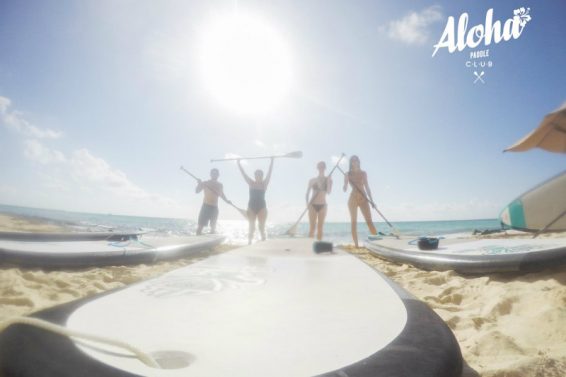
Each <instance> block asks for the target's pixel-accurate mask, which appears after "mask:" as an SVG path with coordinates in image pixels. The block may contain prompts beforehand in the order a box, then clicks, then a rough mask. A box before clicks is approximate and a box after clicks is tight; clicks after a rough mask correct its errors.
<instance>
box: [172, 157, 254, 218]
mask: <svg viewBox="0 0 566 377" xmlns="http://www.w3.org/2000/svg"><path fill="white" fill-rule="evenodd" d="M180 169H181V170H182V171H184V172H185V173H187V174H188V175H190V176H191V177H193V178H194V179H195V180H196V181H197V182H199V181H200V182H202V180H201V179H200V178H198V177H196V176H195V175H194V174H193V173H191V172H190V171H188V170H187V169H185V168H184V167H183V166H181V167H180ZM205 186H206V187H207V188H208V189H209V190H210V191H212V192H213V193H215V194H216V195H217V196H219V197H220V194H219V193H218V192H217V191H216V190H214V189H213V188H212V187H210V186H208V185H206V184H205ZM226 203H228V204H230V205H231V206H232V207H234V208H235V209H236V210H238V212H240V214H241V215H242V216H244V217H245V218H246V219H247V218H248V212H247V211H246V210H244V209H241V208H239V207H237V206H236V205H235V204H234V203H232V202H231V201H229V200H226Z"/></svg>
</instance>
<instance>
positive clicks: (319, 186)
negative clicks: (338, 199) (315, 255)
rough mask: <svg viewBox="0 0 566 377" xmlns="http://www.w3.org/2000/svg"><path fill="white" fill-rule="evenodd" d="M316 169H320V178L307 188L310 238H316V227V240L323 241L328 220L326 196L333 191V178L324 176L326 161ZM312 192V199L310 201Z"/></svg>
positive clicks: (314, 179)
mask: <svg viewBox="0 0 566 377" xmlns="http://www.w3.org/2000/svg"><path fill="white" fill-rule="evenodd" d="M316 168H317V169H318V176H316V177H315V178H313V179H311V180H310V181H309V186H308V188H307V206H308V208H309V224H310V230H309V237H314V228H315V227H316V228H317V232H316V239H317V240H319V241H320V240H322V228H323V226H324V219H325V218H326V194H330V191H331V190H332V178H330V177H326V176H325V175H324V171H325V170H326V164H325V163H324V161H320V162H319V163H318V164H317V165H316ZM311 191H312V197H311V198H310V199H309V197H310V193H311Z"/></svg>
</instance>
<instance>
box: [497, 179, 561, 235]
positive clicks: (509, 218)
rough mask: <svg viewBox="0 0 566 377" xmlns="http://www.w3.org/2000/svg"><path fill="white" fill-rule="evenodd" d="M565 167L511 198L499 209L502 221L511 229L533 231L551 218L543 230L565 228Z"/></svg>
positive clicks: (553, 230)
mask: <svg viewBox="0 0 566 377" xmlns="http://www.w3.org/2000/svg"><path fill="white" fill-rule="evenodd" d="M565 211H566V171H564V172H563V173H561V174H559V175H557V176H555V177H553V178H551V179H549V180H548V181H545V182H543V183H542V184H540V185H538V186H536V187H534V188H533V189H531V190H529V191H527V192H526V193H524V194H523V195H521V196H519V197H518V198H517V199H515V200H513V201H512V202H511V203H510V204H509V205H508V206H507V207H505V208H504V209H503V211H502V212H501V215H500V216H499V217H500V220H501V223H502V224H503V225H506V226H508V227H510V228H512V229H517V230H523V231H528V232H536V231H538V230H541V229H543V228H544V227H546V226H547V225H548V224H550V223H552V222H553V220H555V219H558V220H557V221H556V222H554V223H553V224H552V225H551V226H550V227H548V229H546V231H548V232H551V231H552V232H555V231H566V215H563V216H562V217H560V215H562V214H564V212H565Z"/></svg>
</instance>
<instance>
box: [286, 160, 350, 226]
mask: <svg viewBox="0 0 566 377" xmlns="http://www.w3.org/2000/svg"><path fill="white" fill-rule="evenodd" d="M344 156H346V155H345V154H344V153H342V154H341V155H340V158H339V159H338V162H337V163H336V165H334V167H333V168H332V170H331V171H330V173H329V174H328V177H331V176H332V173H334V170H336V168H338V169H340V167H339V166H338V164H340V161H342V159H343V158H344ZM314 198H316V195H313V196H312V198H311V200H310V201H309V203H308V204H307V208H305V210H304V211H303V213H301V216H299V219H298V220H297V221H296V222H295V223H294V224H293V226H291V227H290V228H289V230H288V231H286V232H285V234H287V235H289V236H294V235H295V234H296V233H297V226H298V225H299V223H300V222H301V220H302V218H303V216H305V214H306V213H307V211H308V210H309V207H310V205H311V204H312V202H313V200H314Z"/></svg>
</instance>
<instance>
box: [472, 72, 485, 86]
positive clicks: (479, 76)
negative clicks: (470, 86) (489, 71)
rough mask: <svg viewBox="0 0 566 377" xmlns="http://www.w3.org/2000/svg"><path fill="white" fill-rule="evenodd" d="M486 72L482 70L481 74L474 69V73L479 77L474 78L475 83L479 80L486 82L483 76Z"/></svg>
mask: <svg viewBox="0 0 566 377" xmlns="http://www.w3.org/2000/svg"><path fill="white" fill-rule="evenodd" d="M484 74H485V71H481V72H480V73H479V74H478V72H477V71H474V75H475V76H476V77H477V78H476V79H475V80H474V84H475V83H476V82H478V80H479V81H481V82H482V83H483V84H485V81H483V79H482V77H483V75H484Z"/></svg>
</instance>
